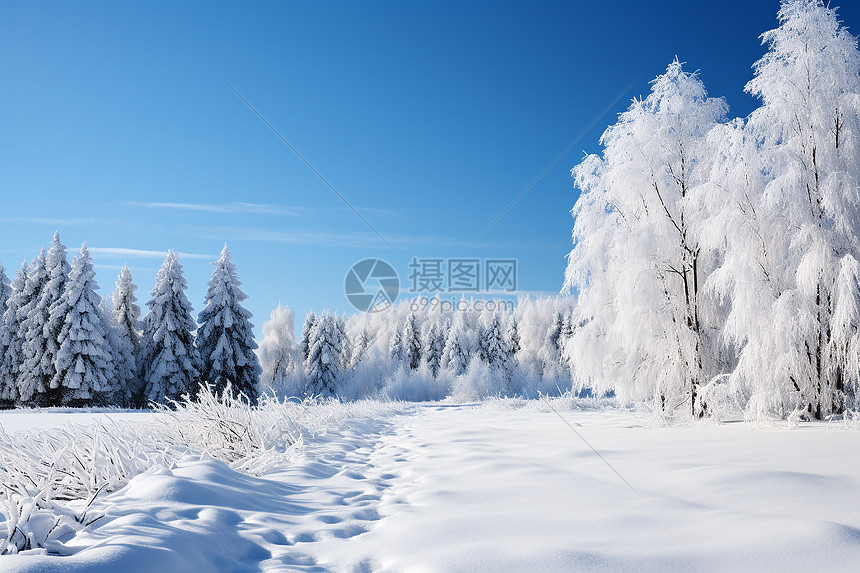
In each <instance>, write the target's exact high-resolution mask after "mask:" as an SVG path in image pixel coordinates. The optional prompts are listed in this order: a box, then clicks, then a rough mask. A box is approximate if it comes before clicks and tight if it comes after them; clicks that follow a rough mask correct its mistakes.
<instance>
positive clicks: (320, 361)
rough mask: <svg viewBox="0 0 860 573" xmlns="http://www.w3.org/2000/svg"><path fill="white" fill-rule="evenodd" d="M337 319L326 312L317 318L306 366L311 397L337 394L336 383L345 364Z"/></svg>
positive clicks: (311, 334) (309, 338)
mask: <svg viewBox="0 0 860 573" xmlns="http://www.w3.org/2000/svg"><path fill="white" fill-rule="evenodd" d="M337 322H338V321H337V317H335V316H333V315H331V314H330V313H328V312H324V313H323V314H321V315H320V316H318V317H317V319H316V323H315V325H314V328H313V330H312V331H311V332H310V334H309V337H308V341H309V345H310V351H309V353H308V360H307V362H306V364H305V367H306V371H307V374H308V382H307V388H306V392H307V394H308V395H310V396H331V395H334V394H335V391H336V388H335V383H336V382H337V379H338V377H339V376H340V372H341V367H342V366H341V365H342V364H343V337H342V335H341V331H340V328H339V327H338V324H337Z"/></svg>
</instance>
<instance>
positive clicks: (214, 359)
mask: <svg viewBox="0 0 860 573" xmlns="http://www.w3.org/2000/svg"><path fill="white" fill-rule="evenodd" d="M213 264H214V265H215V270H214V271H213V272H212V276H211V278H210V279H209V289H208V290H207V291H206V299H205V302H204V304H205V307H204V308H203V310H201V311H200V315H199V317H198V322H199V324H200V328H199V329H198V331H197V349H198V351H199V352H200V358H201V361H202V365H203V368H202V370H201V378H202V380H203V381H205V382H206V383H207V384H210V385H212V386H213V388H214V390H215V392H218V393H221V392H223V391H224V390H225V389H226V388H227V385H228V384H230V385H232V389H233V391H234V392H235V393H236V394H244V395H245V396H246V397H247V398H248V399H249V400H251V401H252V402H255V401H256V400H257V396H258V394H259V391H260V390H259V384H260V372H261V370H262V369H261V368H260V362H259V360H258V359H257V355H256V353H255V352H254V350H256V348H257V343H256V342H255V341H254V331H253V328H254V325H253V324H251V321H250V319H251V316H252V315H251V312H250V311H249V310H247V309H246V308H244V307H243V306H242V301H244V300H245V299H247V298H248V295H246V294H245V293H244V292H242V290H241V288H240V287H241V285H242V282H241V281H240V280H239V273H238V272H237V271H236V265H234V264H233V261H232V260H230V250H229V249H228V248H227V245H224V248H223V249H222V250H221V256H220V257H219V258H218V260H217V261H216V262H214V263H213Z"/></svg>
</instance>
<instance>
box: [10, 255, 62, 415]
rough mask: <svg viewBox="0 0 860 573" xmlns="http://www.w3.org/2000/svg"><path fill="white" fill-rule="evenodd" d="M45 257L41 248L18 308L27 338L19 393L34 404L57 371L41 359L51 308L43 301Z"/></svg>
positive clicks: (45, 271)
mask: <svg viewBox="0 0 860 573" xmlns="http://www.w3.org/2000/svg"><path fill="white" fill-rule="evenodd" d="M45 257H46V251H45V249H42V250H41V252H40V253H39V256H38V257H36V258H35V259H34V260H33V262H31V263H30V266H29V267H28V268H27V280H26V282H25V284H24V292H23V294H22V300H23V302H24V304H23V305H22V306H21V307H19V309H18V319H19V320H20V321H21V329H22V332H23V339H24V344H23V352H24V361H23V363H22V364H21V367H20V371H19V377H18V395H19V399H20V400H21V402H22V403H24V404H31V403H33V401H34V400H37V401H39V402H43V401H44V394H45V392H46V391H47V389H48V385H49V384H50V382H51V378H52V377H53V372H54V369H53V364H50V365H45V364H44V363H43V362H42V358H43V357H44V356H45V354H46V353H47V346H48V343H47V341H46V340H45V331H46V328H45V327H46V325H47V323H48V309H47V308H45V307H44V306H42V305H40V302H41V301H42V291H44V290H45V286H46V285H47V284H48V272H47V269H46V267H45Z"/></svg>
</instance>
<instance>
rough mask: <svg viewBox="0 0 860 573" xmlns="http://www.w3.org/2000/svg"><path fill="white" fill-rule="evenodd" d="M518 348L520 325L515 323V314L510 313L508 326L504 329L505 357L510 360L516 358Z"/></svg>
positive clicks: (513, 360) (512, 360)
mask: <svg viewBox="0 0 860 573" xmlns="http://www.w3.org/2000/svg"><path fill="white" fill-rule="evenodd" d="M520 348H521V346H520V327H519V324H518V323H517V317H516V315H515V314H511V317H510V318H509V319H508V326H507V328H506V329H505V350H506V354H507V359H508V360H509V361H510V362H515V361H516V360H517V354H519V352H520Z"/></svg>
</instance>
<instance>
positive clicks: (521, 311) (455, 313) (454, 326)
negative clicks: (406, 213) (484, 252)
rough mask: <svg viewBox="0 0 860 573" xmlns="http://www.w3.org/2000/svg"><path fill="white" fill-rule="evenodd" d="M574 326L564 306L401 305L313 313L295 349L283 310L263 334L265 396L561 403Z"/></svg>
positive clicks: (545, 302) (552, 301)
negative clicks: (550, 398) (543, 398)
mask: <svg viewBox="0 0 860 573" xmlns="http://www.w3.org/2000/svg"><path fill="white" fill-rule="evenodd" d="M443 307H444V308H446V309H447V310H442V309H443ZM573 320H574V319H573V304H572V299H571V298H569V297H553V298H542V299H537V300H532V299H520V300H519V301H518V303H516V304H515V303H514V302H511V301H467V300H465V299H464V300H463V301H461V304H457V305H454V304H451V305H442V304H438V305H430V306H429V308H427V307H422V305H419V304H417V303H416V301H414V300H406V301H401V302H400V303H399V304H397V305H395V306H394V307H392V308H389V309H387V310H386V311H384V312H379V313H358V314H354V315H351V316H349V317H344V316H339V315H336V314H332V313H330V312H323V313H321V314H315V313H313V312H311V313H309V314H308V315H307V317H306V318H305V320H304V323H303V326H302V329H301V330H302V333H301V337H300V338H299V339H298V340H297V339H296V336H295V334H294V332H295V324H294V317H293V313H292V311H290V310H289V309H288V308H286V307H283V306H279V307H278V308H277V309H276V310H274V311H273V312H272V317H271V320H269V321H268V322H266V323H265V324H264V325H263V340H262V341H261V343H260V352H259V354H260V359H261V363H262V367H263V376H262V386H263V389H264V391H268V390H272V391H274V392H276V393H277V394H279V395H299V396H300V395H305V394H307V395H324V396H325V395H337V396H339V397H341V398H345V399H355V398H363V397H376V398H379V397H383V398H392V399H402V400H440V399H443V398H445V397H448V396H454V397H456V398H458V399H463V400H475V399H480V398H483V397H487V396H496V395H508V396H513V395H518V396H536V395H538V394H539V393H543V394H558V393H561V392H564V391H567V390H569V389H570V388H571V365H570V364H569V363H568V362H567V360H566V359H565V358H564V357H563V355H562V349H563V347H564V345H565V342H566V340H567V339H568V338H569V337H570V336H571V335H572V333H573V322H572V321H573Z"/></svg>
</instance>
